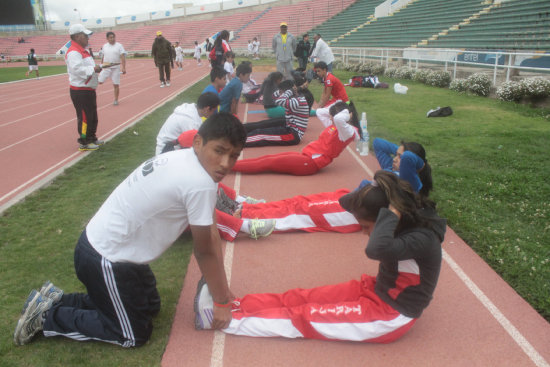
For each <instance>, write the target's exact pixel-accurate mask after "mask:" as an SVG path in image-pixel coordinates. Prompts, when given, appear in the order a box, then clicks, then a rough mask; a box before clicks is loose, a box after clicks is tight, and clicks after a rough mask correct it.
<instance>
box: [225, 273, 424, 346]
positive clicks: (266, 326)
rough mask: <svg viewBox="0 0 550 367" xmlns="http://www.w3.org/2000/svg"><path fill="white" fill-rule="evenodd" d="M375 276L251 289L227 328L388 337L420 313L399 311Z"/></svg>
mask: <svg viewBox="0 0 550 367" xmlns="http://www.w3.org/2000/svg"><path fill="white" fill-rule="evenodd" d="M375 283H376V278H375V277H373V276H368V275H362V277H361V280H360V281H357V280H351V281H349V282H345V283H340V284H336V285H328V286H322V287H317V288H312V289H300V288H298V289H293V290H289V291H287V292H285V293H282V294H273V293H264V294H249V295H246V296H244V297H243V298H240V299H237V300H236V301H238V302H236V303H235V305H234V306H233V319H232V320H231V323H230V324H229V327H228V328H227V329H224V330H223V331H224V332H225V333H228V334H235V335H246V336H256V337H258V336H262V337H268V336H279V337H286V338H309V339H323V340H349V341H361V342H371V343H389V342H392V341H394V340H396V339H398V338H400V337H401V336H402V335H404V334H405V333H406V332H407V331H408V330H409V329H410V328H411V327H412V325H413V324H414V323H415V321H416V319H414V318H410V317H407V316H404V315H402V314H400V313H399V312H398V311H396V310H394V309H393V308H392V307H390V306H389V305H388V304H387V303H385V302H384V301H382V300H381V299H380V298H379V297H378V296H377V295H376V293H375V291H374V286H375Z"/></svg>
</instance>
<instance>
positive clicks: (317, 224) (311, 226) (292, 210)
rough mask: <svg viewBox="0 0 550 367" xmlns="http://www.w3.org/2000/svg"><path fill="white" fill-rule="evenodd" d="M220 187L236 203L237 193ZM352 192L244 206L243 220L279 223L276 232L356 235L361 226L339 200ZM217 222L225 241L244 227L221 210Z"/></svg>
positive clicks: (240, 222)
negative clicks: (263, 220) (267, 220)
mask: <svg viewBox="0 0 550 367" xmlns="http://www.w3.org/2000/svg"><path fill="white" fill-rule="evenodd" d="M219 187H220V188H223V190H224V191H225V193H226V194H227V195H228V196H229V197H230V198H232V199H235V197H236V193H235V191H234V190H233V189H231V188H229V187H227V186H225V185H223V184H220V186H219ZM349 192H350V191H349V190H347V189H340V190H336V191H333V192H322V193H318V194H312V195H307V196H302V195H299V196H294V197H292V198H289V199H284V200H279V201H272V202H268V203H260V204H247V203H243V206H242V212H241V218H244V219H276V223H275V231H277V232H292V231H304V232H340V233H351V232H357V231H359V230H361V226H360V225H359V223H357V220H356V219H355V218H354V217H353V215H352V214H351V213H349V212H347V211H346V210H345V209H344V208H342V207H341V206H340V204H339V203H338V199H339V198H340V197H341V196H343V195H345V194H347V193H349ZM216 221H217V226H218V231H219V232H220V236H221V237H222V238H223V239H225V240H226V241H233V240H234V239H235V237H236V236H237V234H238V233H239V230H240V229H241V227H242V225H243V220H242V219H240V218H236V217H233V216H232V215H229V214H226V213H223V212H221V211H219V210H216Z"/></svg>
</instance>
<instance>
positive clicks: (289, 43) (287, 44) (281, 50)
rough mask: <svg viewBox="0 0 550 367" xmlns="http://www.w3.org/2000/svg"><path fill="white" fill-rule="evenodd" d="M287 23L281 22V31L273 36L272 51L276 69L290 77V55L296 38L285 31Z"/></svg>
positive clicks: (294, 48) (292, 52)
mask: <svg viewBox="0 0 550 367" xmlns="http://www.w3.org/2000/svg"><path fill="white" fill-rule="evenodd" d="M287 28H288V26H287V24H286V23H285V22H283V23H281V26H280V29H281V32H280V33H277V34H276V35H275V36H273V42H272V45H271V46H272V47H273V52H274V53H275V59H276V60H277V71H279V72H281V73H283V75H284V77H285V79H292V70H293V67H292V55H294V51H295V50H296V38H294V36H293V35H292V34H290V33H288V32H287Z"/></svg>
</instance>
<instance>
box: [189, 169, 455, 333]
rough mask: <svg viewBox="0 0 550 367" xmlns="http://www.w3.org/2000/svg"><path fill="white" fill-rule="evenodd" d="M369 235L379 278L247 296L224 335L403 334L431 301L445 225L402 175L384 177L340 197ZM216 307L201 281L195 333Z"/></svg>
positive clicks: (207, 322)
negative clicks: (378, 263)
mask: <svg viewBox="0 0 550 367" xmlns="http://www.w3.org/2000/svg"><path fill="white" fill-rule="evenodd" d="M340 203H341V205H342V207H344V208H346V209H347V210H348V211H349V212H350V213H351V214H353V215H354V216H355V218H356V219H357V221H358V222H359V223H360V224H361V227H362V228H363V231H364V232H365V233H366V234H368V235H369V241H368V243H367V247H366V250H365V251H366V254H367V257H369V258H370V259H373V260H378V261H379V262H380V265H379V268H378V275H377V276H376V277H374V276H369V275H366V274H363V275H362V276H361V279H360V280H351V281H348V282H345V283H340V284H335V285H328V286H321V287H317V288H313V289H301V288H298V289H293V290H289V291H287V292H285V293H282V294H273V293H265V294H249V295H246V296H244V297H243V298H237V299H235V300H234V301H233V302H231V306H230V307H231V310H232V316H233V319H232V320H231V322H230V323H229V326H228V327H227V328H225V329H223V330H222V331H224V332H225V333H228V334H235V335H246V336H265V337H267V336H270V337H273V336H281V337H287V338H310V339H322V340H346V341H360V342H371V343H389V342H392V341H395V340H397V339H398V338H400V337H401V336H403V335H404V334H405V333H406V332H407V331H408V330H409V329H410V328H411V327H412V326H413V324H414V323H415V322H416V320H417V319H418V318H419V317H420V315H421V314H422V312H423V310H424V309H425V308H426V307H427V306H428V304H429V303H430V301H431V299H432V296H433V292H434V290H435V287H436V285H437V281H438V278H439V272H440V269H441V256H442V251H441V243H442V241H443V238H444V235H445V230H446V222H445V220H444V219H442V218H439V217H438V216H437V213H436V211H435V204H434V203H433V202H431V201H429V200H427V199H426V198H422V197H421V196H419V195H418V194H416V193H414V192H413V190H412V189H411V186H410V185H409V184H408V183H406V182H405V181H403V180H400V179H399V178H398V177H397V176H396V175H394V174H392V173H389V172H387V171H382V170H381V171H378V172H377V173H376V174H375V175H374V180H373V182H372V183H370V184H368V185H366V186H365V187H363V188H362V189H360V190H357V191H354V192H353V193H351V194H348V195H346V196H344V197H342V198H340ZM214 305H215V303H214V302H213V300H212V297H211V296H210V292H209V289H208V286H207V285H206V284H205V283H204V282H203V281H202V280H201V281H199V285H198V287H197V294H196V296H195V327H196V328H197V329H209V328H210V319H211V317H210V316H209V315H210V314H211V312H212V309H213V308H214Z"/></svg>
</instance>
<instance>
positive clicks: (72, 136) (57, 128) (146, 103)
mask: <svg viewBox="0 0 550 367" xmlns="http://www.w3.org/2000/svg"><path fill="white" fill-rule="evenodd" d="M185 63H186V67H185V69H184V70H183V71H178V70H173V72H172V85H171V87H169V88H162V89H161V88H159V85H160V82H159V79H158V71H157V69H156V68H155V66H154V64H153V61H152V60H129V61H128V65H127V70H128V73H127V74H126V75H123V76H122V78H121V87H120V89H121V93H120V99H119V102H120V105H119V106H113V104H112V103H113V87H112V84H111V82H110V81H109V80H107V81H106V82H105V84H104V85H100V86H99V88H98V90H97V105H98V114H99V125H98V132H97V134H98V137H100V138H101V139H104V140H109V139H111V138H112V137H113V136H114V135H116V134H117V133H118V132H120V131H122V130H124V129H125V128H127V127H128V126H130V125H132V124H134V123H135V122H136V121H137V120H139V119H140V118H142V117H143V116H145V115H147V114H148V113H150V112H151V111H153V110H154V109H155V108H157V107H159V106H161V105H162V104H163V103H165V102H166V101H168V100H170V99H171V98H173V97H175V96H176V95H178V94H179V93H180V92H181V91H182V90H184V89H185V88H187V87H189V86H191V85H193V84H194V83H195V82H197V81H198V80H200V79H202V78H203V77H204V76H205V75H206V74H207V73H209V72H210V69H209V68H208V67H207V66H203V67H198V66H196V62H195V61H194V60H186V61H185ZM0 110H1V111H2V115H1V116H0V166H1V167H2V168H3V172H10V174H3V175H2V176H0V208H5V207H7V206H9V205H10V204H12V203H14V202H16V201H18V200H20V199H21V197H23V196H24V195H26V194H27V193H28V192H29V191H32V190H34V189H36V187H39V186H40V185H43V184H44V182H47V181H48V180H50V179H51V177H52V175H55V174H57V173H58V172H59V171H60V170H62V169H63V167H65V166H66V165H68V164H72V163H74V162H75V161H76V160H78V159H80V158H82V157H83V156H84V155H85V154H88V153H84V152H79V151H78V144H77V143H76V138H77V129H76V114H75V110H74V107H73V104H72V102H71V99H70V97H69V81H68V76H67V75H66V74H65V75H56V76H51V77H43V78H40V79H39V80H37V79H29V80H24V81H21V82H14V83H3V84H0Z"/></svg>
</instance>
